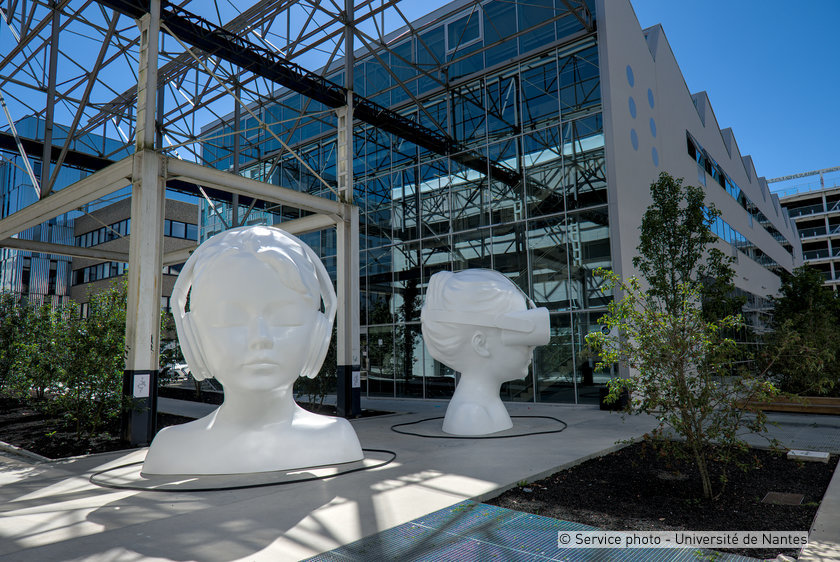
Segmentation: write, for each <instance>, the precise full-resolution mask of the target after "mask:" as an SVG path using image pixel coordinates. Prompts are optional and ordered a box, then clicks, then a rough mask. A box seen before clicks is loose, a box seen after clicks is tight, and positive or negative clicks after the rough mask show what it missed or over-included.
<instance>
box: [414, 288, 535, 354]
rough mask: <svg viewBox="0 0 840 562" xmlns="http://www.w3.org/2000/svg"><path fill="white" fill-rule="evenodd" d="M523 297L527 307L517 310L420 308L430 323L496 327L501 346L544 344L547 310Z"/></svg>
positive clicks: (424, 317)
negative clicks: (456, 310) (487, 310)
mask: <svg viewBox="0 0 840 562" xmlns="http://www.w3.org/2000/svg"><path fill="white" fill-rule="evenodd" d="M527 300H528V304H529V306H530V307H531V308H529V309H528V310H521V311H518V312H505V313H503V314H492V313H485V312H452V311H448V310H429V309H426V308H424V309H423V311H422V318H423V319H424V320H429V321H432V322H449V323H452V324H466V325H469V326H484V327H488V328H499V329H501V330H502V343H503V344H505V345H527V346H530V347H536V346H538V345H546V344H547V343H548V340H549V339H550V337H551V333H550V331H551V330H550V322H549V319H548V309H547V308H545V307H540V308H535V307H534V303H533V301H531V299H527Z"/></svg>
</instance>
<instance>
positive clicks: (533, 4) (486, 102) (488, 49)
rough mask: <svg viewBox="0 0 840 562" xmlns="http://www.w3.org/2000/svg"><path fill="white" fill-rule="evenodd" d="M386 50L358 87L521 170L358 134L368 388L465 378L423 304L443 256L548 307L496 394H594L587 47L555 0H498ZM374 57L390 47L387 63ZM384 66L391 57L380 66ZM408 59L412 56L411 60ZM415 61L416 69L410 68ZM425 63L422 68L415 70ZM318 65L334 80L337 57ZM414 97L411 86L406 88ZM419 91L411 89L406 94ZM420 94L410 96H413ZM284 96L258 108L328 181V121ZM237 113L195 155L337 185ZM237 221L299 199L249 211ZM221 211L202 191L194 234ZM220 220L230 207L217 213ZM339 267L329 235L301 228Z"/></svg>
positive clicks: (600, 219)
mask: <svg viewBox="0 0 840 562" xmlns="http://www.w3.org/2000/svg"><path fill="white" fill-rule="evenodd" d="M404 37H405V38H404V39H399V40H396V41H395V42H394V44H392V45H389V49H388V50H387V51H385V52H383V53H381V54H379V57H378V58H377V57H374V56H369V57H367V58H359V59H358V61H357V63H356V68H355V71H354V74H355V79H354V90H355V92H356V93H358V94H360V95H363V96H366V97H368V98H370V99H372V100H373V101H375V102H377V103H380V104H382V105H384V106H387V107H390V108H391V109H393V110H395V111H398V112H399V113H401V114H402V115H405V116H407V117H409V118H411V119H413V120H416V121H417V122H420V123H422V124H423V125H425V126H427V127H429V128H433V129H439V130H442V131H446V132H447V133H448V134H449V135H451V136H453V137H454V138H455V139H456V140H457V141H458V142H460V143H461V144H462V145H464V146H466V147H467V148H468V149H469V150H471V151H472V152H473V153H477V154H480V155H482V156H484V157H486V158H487V159H488V160H489V161H491V162H493V163H495V164H496V165H498V166H501V167H505V168H508V169H510V170H511V171H513V172H515V173H516V174H517V175H518V180H517V181H512V182H507V183H506V182H503V181H500V180H497V179H494V178H490V176H489V175H487V174H482V173H479V172H477V171H475V170H473V169H469V168H466V167H464V166H462V165H461V164H458V163H457V162H455V161H454V160H452V159H449V158H446V157H443V156H441V155H438V154H434V153H431V152H429V151H427V150H425V149H423V148H421V147H418V146H417V145H415V144H412V143H411V142H409V141H407V140H404V139H402V138H399V137H396V136H394V135H391V134H389V133H385V132H383V131H381V130H378V129H376V128H375V127H372V126H369V125H365V124H356V127H355V130H354V137H355V139H354V152H355V159H354V203H355V204H357V205H358V206H359V207H360V217H361V226H360V231H361V239H360V251H361V257H360V262H361V279H360V287H361V291H362V292H361V299H360V300H361V345H362V370H363V372H364V373H365V375H366V376H364V375H363V383H362V385H363V388H362V392H363V393H366V394H367V395H370V396H397V397H416V398H447V397H449V396H451V395H452V392H453V391H454V388H455V384H456V382H457V378H458V374H457V373H454V372H452V371H451V370H449V369H448V368H447V367H445V366H444V365H441V364H440V363H438V362H436V361H435V360H433V359H432V358H431V356H430V355H429V354H428V352H427V350H426V349H425V346H424V344H423V340H422V337H421V333H420V308H421V306H422V303H423V298H424V293H425V289H426V286H427V283H428V281H429V278H430V277H431V276H432V275H433V274H434V273H436V272H438V271H442V270H450V271H458V270H462V269H466V268H492V269H495V270H497V271H499V272H501V273H503V274H505V275H506V276H508V277H509V278H510V279H511V280H512V281H513V282H514V283H516V284H517V285H518V286H519V287H520V288H521V289H522V290H523V291H524V292H526V293H527V294H528V295H529V296H530V297H531V298H532V299H533V300H534V301H535V303H536V304H537V306H545V307H548V308H549V310H550V311H551V342H550V344H549V345H547V346H544V347H541V348H539V349H538V350H537V352H536V353H535V356H534V361H533V363H532V366H531V368H530V372H529V375H528V376H527V377H526V378H524V379H522V380H519V381H513V382H510V383H506V384H505V385H504V387H503V389H502V392H503V396H504V398H505V399H507V400H517V401H547V402H576V401H597V399H598V389H597V387H596V385H597V384H600V383H603V382H604V381H605V380H606V378H608V376H609V374H608V373H592V369H591V367H588V366H584V359H583V358H582V356H581V350H582V348H583V345H584V341H583V340H584V336H585V335H586V334H587V333H588V332H589V331H591V330H597V329H600V326H599V325H598V324H597V320H598V318H599V317H600V316H601V314H602V312H603V310H604V309H605V307H606V304H607V303H608V302H609V299H610V298H611V296H610V295H609V293H607V292H605V291H604V290H603V289H602V286H601V285H600V282H599V280H598V279H596V278H594V277H593V275H592V272H593V270H594V269H596V268H598V267H606V268H609V267H611V263H612V262H611V256H610V238H609V216H608V212H607V184H606V179H605V165H604V133H603V123H602V115H601V93H600V75H599V61H598V48H597V44H596V39H595V35H594V33H586V32H585V31H584V29H583V27H582V26H581V24H580V23H579V22H578V20H577V19H575V18H574V17H573V16H572V15H571V14H568V13H567V11H566V9H565V7H564V6H563V3H562V1H560V0H557V6H555V5H554V3H553V1H552V0H537V1H533V0H529V1H528V2H510V1H502V0H497V1H491V2H486V3H484V4H482V5H480V6H477V5H470V6H468V7H466V8H464V10H463V11H462V12H461V13H457V14H455V15H453V16H451V17H448V18H445V19H443V20H442V21H436V22H435V23H432V24H427V25H425V26H420V27H419V28H418V29H417V33H416V34H412V35H410V36H408V35H406V36H404ZM383 57H385V58H384V59H383ZM383 62H386V63H388V64H389V67H388V68H385V67H384V66H383V65H382V63H383ZM406 63H411V64H406ZM418 69H419V70H418ZM420 70H422V72H421V71H420ZM328 77H330V79H332V80H334V81H335V82H338V83H343V76H342V73H341V72H340V71H336V72H334V73H328ZM412 98H414V99H412ZM415 99H416V100H417V101H415ZM418 102H419V103H418ZM324 109H325V108H324V107H321V106H319V104H317V103H316V102H314V101H309V100H307V99H306V98H303V97H302V96H299V95H297V94H294V93H285V94H283V93H281V94H280V95H279V96H278V97H277V99H276V100H273V101H272V102H271V103H270V104H267V105H264V106H263V107H262V108H260V109H259V111H260V115H261V118H262V119H263V121H264V122H266V123H267V124H268V125H269V126H270V127H271V128H272V130H273V131H274V132H275V133H276V134H278V135H279V136H280V137H281V138H283V139H284V141H285V142H287V143H289V144H290V145H293V146H295V149H296V151H297V152H298V154H299V155H300V156H301V157H302V158H303V159H304V160H305V161H306V162H307V164H308V165H309V166H311V167H312V169H314V170H316V171H318V173H319V174H320V175H321V176H322V177H323V178H324V179H326V180H327V182H330V183H334V180H335V168H336V156H335V153H336V130H335V123H336V119H335V116H334V114H333V113H332V112H325V111H324ZM249 120H250V119H243V120H242V123H241V124H240V127H239V128H238V129H237V128H236V127H235V126H234V124H233V123H230V122H227V123H222V124H219V125H217V126H216V127H215V128H214V129H212V130H210V131H207V130H206V131H205V136H212V137H215V139H216V140H213V141H210V142H209V143H207V144H206V145H205V147H204V157H205V160H206V163H208V164H211V165H213V166H215V167H218V168H220V169H226V170H229V169H233V168H234V162H233V158H234V154H233V145H234V143H233V137H232V133H233V131H235V130H239V131H240V132H239V133H237V134H240V140H239V145H240V147H241V149H242V150H241V152H240V156H239V159H240V160H239V162H238V163H237V166H236V167H237V168H238V169H239V170H240V173H243V174H244V175H249V176H250V177H254V178H257V179H261V180H263V181H268V182H271V183H275V184H279V185H282V186H284V187H290V188H293V189H296V190H299V191H304V192H308V193H312V194H314V195H319V196H323V197H329V198H334V195H333V194H332V193H331V192H330V191H329V190H328V189H327V188H326V187H325V186H324V185H323V184H322V183H321V182H320V181H318V180H317V179H316V178H315V177H314V176H313V175H312V174H310V173H308V172H307V171H306V169H305V168H304V167H303V166H301V164H300V163H299V161H298V160H297V159H295V158H294V157H293V156H291V155H290V154H287V153H282V152H281V151H279V150H278V149H279V148H280V147H279V143H277V142H276V140H274V139H273V138H272V137H271V136H270V135H268V134H267V133H266V132H265V131H262V130H260V129H259V128H258V127H256V125H257V124H256V123H249V122H248V121H249ZM239 213H240V217H242V216H245V215H246V214H247V216H248V220H247V221H246V222H247V223H252V222H268V223H279V222H282V221H283V220H290V219H294V218H298V217H299V216H300V212H299V211H297V210H294V209H285V208H282V207H281V206H278V207H274V208H268V209H260V210H256V211H255V210H250V214H248V213H249V209H248V208H247V206H244V205H243V206H242V208H241V209H240V210H239ZM229 215H230V208H229V206H225V205H215V210H214V209H213V208H211V207H210V206H209V205H207V204H204V205H203V207H202V211H201V225H200V231H201V232H200V237H201V239H202V240H204V239H206V238H207V237H208V236H210V235H212V234H213V233H215V232H217V231H218V230H220V229H221V228H223V227H224V223H228V224H229V220H227V219H229ZM220 216H221V217H227V218H226V220H224V221H223V220H221V218H220ZM302 238H303V239H304V240H305V241H306V242H307V243H309V244H310V245H312V246H313V248H314V249H315V250H316V251H319V252H320V253H321V256H322V257H323V258H324V261H325V263H326V265H327V267H328V269H330V270H334V263H335V255H336V249H335V248H336V245H335V235H334V233H333V232H329V231H325V232H321V233H313V234H308V235H305V236H303V237H302Z"/></svg>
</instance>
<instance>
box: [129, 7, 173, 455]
mask: <svg viewBox="0 0 840 562" xmlns="http://www.w3.org/2000/svg"><path fill="white" fill-rule="evenodd" d="M139 25H140V30H141V39H140V72H139V79H138V84H137V90H138V91H137V137H136V138H137V141H136V145H135V153H134V163H133V168H132V192H131V235H130V238H129V257H128V272H127V274H126V276H127V277H128V309H127V310H126V329H125V343H126V361H125V373H124V376H123V392H124V394H125V396H126V397H127V398H129V400H130V401H131V403H132V405H133V407H132V408H131V410H130V411H127V412H126V413H125V415H124V417H123V438H124V439H127V440H128V441H130V442H131V443H132V444H134V445H139V444H146V443H149V442H151V440H152V438H153V437H154V434H155V417H156V415H157V375H158V371H159V368H160V366H159V364H158V361H159V353H160V297H161V268H162V267H163V218H164V217H163V213H164V201H165V176H166V170H165V159H164V158H163V157H162V156H161V155H160V153H159V152H157V151H155V140H156V137H157V134H156V131H155V108H156V103H155V101H156V100H155V94H156V91H157V59H158V35H159V30H160V0H153V1H152V2H151V9H150V13H149V14H146V15H145V16H143V18H141V19H140V20H139Z"/></svg>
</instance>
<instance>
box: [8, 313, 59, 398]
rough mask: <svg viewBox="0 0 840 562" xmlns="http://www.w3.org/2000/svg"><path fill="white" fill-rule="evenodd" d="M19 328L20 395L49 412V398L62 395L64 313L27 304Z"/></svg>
mask: <svg viewBox="0 0 840 562" xmlns="http://www.w3.org/2000/svg"><path fill="white" fill-rule="evenodd" d="M18 322H19V328H18V331H17V339H16V341H15V344H14V357H15V359H14V366H13V369H14V371H15V377H14V380H15V386H16V387H17V392H16V394H17V395H18V396H20V397H21V398H24V399H26V398H30V397H31V398H33V399H34V400H35V403H36V405H37V406H38V407H40V408H43V409H48V408H49V406H50V405H51V401H48V400H47V398H48V397H49V396H48V395H49V394H53V393H55V392H60V391H61V382H60V381H61V376H60V375H61V366H60V364H59V362H58V361H56V357H57V356H58V355H59V352H60V349H61V335H62V323H61V313H60V310H58V309H54V308H52V307H51V306H50V305H48V304H42V305H38V304H36V303H32V302H29V303H25V304H22V305H21V306H20V307H19V315H18Z"/></svg>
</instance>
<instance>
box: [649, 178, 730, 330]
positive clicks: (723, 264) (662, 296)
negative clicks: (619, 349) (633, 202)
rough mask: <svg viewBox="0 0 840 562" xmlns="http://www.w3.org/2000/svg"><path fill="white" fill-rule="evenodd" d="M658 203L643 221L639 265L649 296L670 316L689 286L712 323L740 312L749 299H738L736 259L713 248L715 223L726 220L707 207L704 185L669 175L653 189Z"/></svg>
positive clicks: (710, 206) (651, 192)
mask: <svg viewBox="0 0 840 562" xmlns="http://www.w3.org/2000/svg"><path fill="white" fill-rule="evenodd" d="M650 194H651V197H652V198H653V203H652V204H651V205H650V206H649V207H648V209H647V211H646V212H645V214H644V217H643V218H642V224H641V228H640V230H641V235H640V237H639V246H638V247H637V250H638V252H639V255H638V256H636V257H635V258H633V265H634V266H635V267H636V269H638V271H639V273H641V275H642V277H644V279H645V281H646V282H647V283H648V286H649V288H648V292H649V293H650V295H651V296H652V297H655V299H656V301H655V302H657V303H659V304H660V305H661V306H662V307H663V308H664V310H666V311H667V312H676V311H678V310H679V308H680V306H681V298H682V293H683V291H681V290H680V285H683V284H685V285H688V287H689V289H690V290H692V291H696V292H697V293H698V294H699V295H700V296H701V299H702V302H703V313H704V315H705V317H706V318H707V319H709V320H714V319H718V318H724V317H725V316H728V315H730V314H738V313H739V312H740V310H741V307H742V306H743V304H744V301H743V299H742V298H740V297H736V296H734V295H733V289H734V285H733V283H732V279H733V277H734V271H733V270H732V263H733V261H734V258H732V257H729V256H726V255H725V254H724V253H723V252H721V251H720V250H719V249H717V248H715V247H714V246H713V244H714V242H715V241H716V240H717V236H715V234H714V233H713V232H712V229H711V227H712V225H713V224H714V222H715V221H716V220H717V218H718V217H719V216H720V211H718V210H717V209H716V208H715V206H714V205H712V204H710V205H708V206H706V204H705V200H704V198H705V194H704V192H703V190H702V189H701V188H699V187H695V186H691V185H688V186H686V185H683V180H682V178H674V177H672V176H671V175H669V174H668V173H667V172H662V173H661V174H659V178H658V179H657V181H655V182H654V183H653V184H651V186H650Z"/></svg>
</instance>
